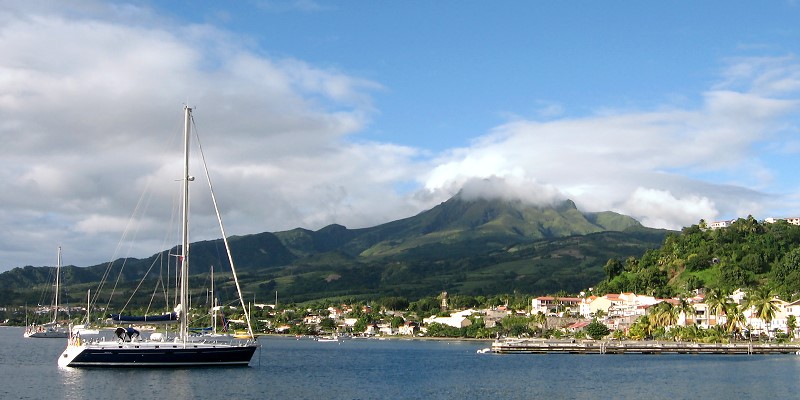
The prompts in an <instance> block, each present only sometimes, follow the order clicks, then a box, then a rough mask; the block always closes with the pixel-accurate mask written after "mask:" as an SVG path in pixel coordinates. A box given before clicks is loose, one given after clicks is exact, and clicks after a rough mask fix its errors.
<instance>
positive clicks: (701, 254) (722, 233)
mask: <svg viewBox="0 0 800 400" xmlns="http://www.w3.org/2000/svg"><path fill="white" fill-rule="evenodd" d="M604 270H605V272H606V275H607V278H606V279H605V280H604V281H603V282H602V283H600V284H599V285H597V286H596V291H597V292H599V293H609V292H636V293H641V294H649V295H654V296H659V297H671V296H675V295H678V294H683V293H688V292H689V291H691V290H693V289H698V288H703V287H705V288H715V289H722V290H724V291H726V292H731V291H733V290H735V289H737V288H746V287H754V286H760V285H766V286H769V287H770V288H772V289H774V290H775V291H776V292H777V293H779V294H780V296H781V298H782V299H784V300H792V299H796V298H797V297H798V294H799V293H800V226H796V225H791V224H789V223H787V222H786V221H778V222H776V223H765V222H759V221H757V220H755V219H754V218H753V217H752V216H750V217H748V218H740V219H738V220H736V221H735V222H734V223H733V224H731V226H729V227H726V228H720V229H708V227H707V226H706V224H705V222H704V221H700V223H699V224H697V225H692V226H690V227H687V228H684V229H683V230H682V231H681V232H680V233H672V234H669V235H667V237H666V238H665V239H664V243H663V244H662V246H661V247H660V248H657V249H652V250H648V251H647V252H645V253H644V255H643V256H641V257H640V258H636V257H628V258H626V259H616V258H615V259H610V260H609V261H608V262H607V263H606V265H605V267H604Z"/></svg>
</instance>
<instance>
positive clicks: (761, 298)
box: [745, 286, 778, 331]
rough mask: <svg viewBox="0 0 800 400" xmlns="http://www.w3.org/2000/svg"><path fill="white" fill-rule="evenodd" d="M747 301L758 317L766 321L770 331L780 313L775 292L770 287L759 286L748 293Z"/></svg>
mask: <svg viewBox="0 0 800 400" xmlns="http://www.w3.org/2000/svg"><path fill="white" fill-rule="evenodd" d="M745 301H746V304H747V305H748V306H749V307H753V311H754V313H755V315H756V317H758V318H759V319H760V320H762V321H764V324H765V325H767V331H769V324H770V323H771V322H772V319H773V318H775V313H777V312H778V306H777V303H778V300H777V299H776V298H775V292H774V291H773V290H772V289H771V288H770V287H769V286H759V287H757V288H755V289H753V290H751V291H750V292H748V293H747V297H746V298H745Z"/></svg>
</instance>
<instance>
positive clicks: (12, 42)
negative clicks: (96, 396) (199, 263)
mask: <svg viewBox="0 0 800 400" xmlns="http://www.w3.org/2000/svg"><path fill="white" fill-rule="evenodd" d="M28 3H31V2H11V4H10V5H9V6H7V7H6V6H5V5H4V8H3V10H0V54H2V55H3V57H2V60H0V136H1V137H2V138H3V146H0V202H2V204H3V210H0V224H2V225H3V226H6V227H9V228H8V229H6V230H4V231H3V232H0V243H3V245H2V246H0V262H1V264H0V268H9V267H13V266H20V265H25V264H32V265H43V264H52V263H53V260H52V259H51V258H52V257H51V254H50V253H47V254H43V253H42V251H41V248H42V246H46V245H47V244H49V243H52V245H53V248H55V246H56V245H57V244H62V245H63V246H64V249H65V257H67V258H65V261H66V262H67V263H75V264H79V265H87V264H92V263H99V262H102V261H107V260H109V259H111V257H110V255H111V251H112V249H114V248H115V247H116V246H117V241H118V239H119V238H118V237H117V236H118V235H117V233H119V232H120V231H124V230H126V229H131V225H129V222H128V221H129V220H128V218H129V215H130V213H131V210H134V209H137V207H138V208H139V209H142V210H143V209H149V210H153V211H156V212H157V213H156V214H155V215H154V216H151V217H149V218H144V217H141V216H138V215H137V218H136V219H135V220H136V221H140V222H138V223H137V224H136V232H137V233H136V235H137V236H139V237H145V236H147V237H153V235H152V234H153V232H154V228H155V226H157V225H161V223H162V222H169V221H170V220H172V219H173V215H174V214H173V211H174V210H175V207H174V203H175V198H174V196H173V190H172V189H174V188H175V187H176V185H177V182H176V179H177V177H178V175H179V173H180V166H179V162H178V161H177V159H178V158H179V156H180V150H179V147H180V145H179V139H178V135H179V134H180V129H181V123H182V115H181V113H182V110H181V106H182V103H184V102H186V101H188V102H189V103H190V104H191V105H192V106H196V110H195V115H194V116H195V121H196V123H197V130H198V131H199V134H200V137H201V138H202V140H203V146H204V149H205V152H206V156H207V157H208V159H209V160H208V161H209V164H210V168H211V174H212V178H213V179H214V183H215V189H216V193H217V195H218V197H219V201H220V206H221V211H222V212H223V214H224V217H225V219H226V228H227V229H228V233H229V234H248V233H257V232H263V231H276V230H284V229H291V228H294V227H298V226H299V227H305V228H309V229H318V228H320V227H322V226H324V225H327V224H330V223H340V224H344V225H346V226H348V227H351V228H356V227H364V226H371V225H375V224H379V223H382V222H387V221H390V220H393V219H398V218H403V217H408V216H410V215H413V214H416V213H418V212H420V211H422V210H424V209H427V208H430V207H432V206H434V205H436V204H438V203H439V202H441V201H444V200H446V199H447V198H448V197H449V196H451V195H453V194H455V193H456V192H457V191H458V190H460V189H461V188H462V187H464V185H465V184H466V187H464V188H465V192H466V193H470V194H473V195H478V194H480V193H487V192H489V193H492V192H500V191H502V192H504V194H506V195H510V196H513V197H517V198H522V199H526V200H529V201H536V202H542V201H551V200H552V199H560V198H564V197H567V198H571V199H573V200H574V201H575V202H576V203H577V204H578V206H579V207H580V208H581V209H583V210H586V211H602V210H614V211H619V212H622V213H626V214H630V215H632V216H634V217H636V218H639V219H640V220H641V221H642V222H644V223H645V224H651V225H653V226H660V227H671V228H675V227H679V226H681V225H682V224H688V223H694V222H697V220H699V219H700V218H713V217H714V216H715V215H718V216H720V217H729V216H736V215H743V214H744V213H748V214H749V213H755V212H756V211H760V210H756V208H758V207H761V208H762V209H769V208H768V207H770V206H772V205H771V204H768V203H767V202H768V201H771V200H770V197H768V196H766V195H764V194H762V193H759V192H757V191H755V190H753V189H748V188H762V187H769V182H770V180H771V179H774V175H773V174H772V173H771V172H772V171H771V170H770V168H769V167H768V166H766V165H765V163H764V162H762V159H761V157H764V156H765V155H762V154H759V150H757V149H755V147H756V146H758V147H759V149H772V151H788V150H787V149H791V148H794V147H792V146H795V147H796V143H797V141H796V134H794V133H796V128H794V129H792V128H786V127H785V126H783V125H782V124H784V123H785V121H784V116H785V115H787V113H790V112H796V111H797V108H798V103H797V101H798V99H797V91H798V71H799V70H800V68H798V62H797V60H796V59H795V58H794V57H783V58H780V59H766V58H765V59H755V60H754V59H738V60H734V61H733V62H732V65H731V68H730V69H729V70H728V71H727V72H726V73H725V74H724V77H723V78H724V79H723V80H722V81H721V82H720V83H719V84H717V85H715V86H714V87H713V88H712V89H711V90H709V91H708V92H707V93H704V94H702V96H703V99H702V100H703V105H702V106H701V107H699V108H698V109H687V108H683V109H679V108H675V107H670V106H669V105H666V106H664V107H663V108H661V109H657V110H645V111H635V110H634V111H630V110H628V111H616V112H615V111H604V112H602V113H601V112H598V113H597V114H595V115H589V116H584V117H581V118H576V117H567V116H565V115H564V107H562V106H561V105H560V104H558V103H541V102H540V103H538V105H539V106H541V108H540V110H539V114H538V115H539V117H541V118H546V119H547V120H546V121H545V122H542V121H536V120H526V119H520V118H518V117H517V118H515V119H514V120H513V122H509V123H507V124H504V125H501V126H498V127H496V128H495V129H493V130H491V131H490V132H487V133H486V135H484V136H481V137H479V138H477V139H476V140H475V141H474V142H472V143H470V145H469V146H466V147H463V148H455V149H450V150H448V151H445V152H443V153H441V154H436V155H433V156H431V155H430V154H429V153H428V151H426V150H425V149H417V148H411V147H406V146H399V145H395V144H392V143H380V142H367V141H363V140H354V139H352V136H353V135H356V134H358V133H360V132H362V131H364V130H365V127H367V126H368V125H369V124H370V120H371V118H373V117H374V116H375V115H376V114H377V112H378V110H377V109H376V106H375V104H374V103H373V99H372V95H373V93H374V92H375V91H380V90H383V87H382V85H381V84H380V83H378V82H372V81H370V80H366V79H362V78H359V77H355V76H350V75H348V74H345V73H342V72H341V71H337V70H334V69H330V68H321V67H318V66H315V65H312V64H309V63H307V62H304V61H302V60H297V59H290V58H282V59H277V58H270V57H266V56H264V55H263V54H262V52H260V51H257V50H254V49H252V47H253V43H252V42H251V41H250V40H249V39H248V38H246V37H240V36H236V35H234V34H233V33H230V32H226V31H221V30H219V29H216V28H214V27H213V26H209V25H180V24H176V23H174V22H173V21H169V20H167V19H165V18H163V17H159V16H158V15H154V14H153V13H152V12H151V11H150V10H148V9H147V8H144V7H137V6H135V5H121V4H116V3H113V4H109V3H106V2H92V1H85V2H79V3H76V4H75V5H72V6H64V5H63V4H62V2H50V3H48V2H33V3H36V4H28ZM307 4H312V5H313V3H307ZM31 49H36V51H31ZM558 116H560V119H552V118H554V117H558ZM793 134H794V136H793ZM784 141H786V143H788V144H787V145H783V143H784ZM195 174H196V175H199V173H197V172H195ZM720 176H722V177H723V178H724V179H720ZM711 178H713V179H711ZM723 183H725V184H723ZM198 184H203V183H202V180H200V179H198V181H197V182H196V183H195V186H197V185H198ZM146 186H149V187H152V188H154V189H156V191H155V192H154V193H153V194H152V195H151V197H146V198H140V193H141V192H142V190H143V189H144V188H145V187H146ZM195 200H196V201H195V203H196V204H197V205H198V210H197V211H199V215H198V216H197V217H195V219H194V220H193V221H192V226H193V228H196V229H197V230H198V235H197V236H195V239H208V238H214V237H218V232H217V231H216V229H214V228H213V227H212V225H213V222H214V217H213V215H211V211H210V210H209V209H208V208H201V206H204V205H207V203H208V200H206V199H202V198H200V197H199V196H197V198H195ZM753 210H755V211H753ZM153 240H154V242H151V243H149V244H148V245H150V246H151V247H150V248H146V247H137V248H136V249H133V250H132V251H135V252H137V253H134V254H131V255H133V256H140V257H142V256H149V255H150V254H152V253H154V252H156V251H158V250H161V249H163V248H166V247H168V246H171V245H173V243H169V244H164V243H163V242H162V238H161V237H156V239H153ZM161 246H166V247H161Z"/></svg>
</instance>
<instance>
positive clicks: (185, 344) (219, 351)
mask: <svg viewBox="0 0 800 400" xmlns="http://www.w3.org/2000/svg"><path fill="white" fill-rule="evenodd" d="M191 122H192V108H190V107H188V106H185V107H184V148H183V150H184V158H183V161H184V163H183V167H184V168H183V177H182V181H183V204H182V227H181V232H182V233H181V246H180V254H179V255H178V260H179V262H180V281H179V286H180V289H179V298H180V300H179V304H178V306H177V307H176V310H175V311H176V312H175V315H176V317H177V319H178V323H179V325H180V327H179V329H178V333H177V336H176V337H175V338H174V339H172V340H167V338H166V337H164V336H162V335H160V334H159V335H155V334H154V335H151V337H150V338H149V339H145V340H143V339H140V338H139V335H138V334H139V333H138V332H137V331H133V330H132V328H130V327H128V329H126V328H123V327H119V328H117V331H118V332H120V333H123V334H118V339H117V340H108V341H106V340H100V341H91V340H81V338H80V336H77V335H73V336H72V337H70V338H69V340H68V342H67V348H66V349H65V350H64V351H63V352H62V354H61V356H60V357H59V358H58V365H59V366H62V367H194V366H203V367H209V366H237V365H238V366H246V365H248V364H249V363H250V359H251V358H252V357H253V354H254V353H255V350H256V349H257V348H258V344H257V343H256V342H255V337H254V336H253V330H252V327H251V326H250V315H249V313H248V312H247V310H246V309H245V311H244V312H245V320H246V322H247V332H248V333H249V335H248V338H247V339H248V340H246V341H230V342H217V341H206V340H192V338H190V335H189V325H188V324H189V322H188V316H189V307H188V304H189V287H188V282H189V232H188V230H189V222H188V221H189V183H190V182H191V181H193V180H194V178H193V177H192V176H191V175H189V153H190V146H189V144H190V137H191ZM206 177H207V179H208V183H209V187H210V188H211V181H210V178H208V174H207V173H206ZM211 198H212V203H213V204H214V209H215V212H216V213H217V220H218V222H219V225H220V231H221V232H222V239H223V242H224V243H225V248H226V250H227V253H228V261H229V262H230V266H231V271H232V275H233V278H234V281H235V282H236V288H237V291H238V292H239V301H240V302H241V304H242V308H243V309H244V300H243V299H242V294H241V288H240V286H239V281H238V277H237V275H236V270H235V267H234V263H233V258H232V256H231V252H230V247H229V245H228V241H227V238H226V235H225V231H224V228H223V226H222V219H221V218H220V214H219V209H218V208H217V203H216V198H215V197H214V192H213V188H212V190H211ZM126 318H129V317H126ZM149 318H151V319H152V318H153V317H149ZM165 318H166V317H165ZM169 318H171V314H170V315H169ZM118 322H120V323H134V321H133V320H130V319H128V320H125V319H121V320H118ZM146 322H147V323H151V322H152V320H146ZM125 332H128V333H127V334H124V333H125ZM134 332H135V333H134Z"/></svg>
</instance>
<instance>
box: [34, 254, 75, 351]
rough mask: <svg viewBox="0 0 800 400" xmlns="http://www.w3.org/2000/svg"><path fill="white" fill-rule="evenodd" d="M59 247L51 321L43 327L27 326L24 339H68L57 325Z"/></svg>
mask: <svg viewBox="0 0 800 400" xmlns="http://www.w3.org/2000/svg"><path fill="white" fill-rule="evenodd" d="M60 275H61V246H58V263H57V264H56V282H55V286H54V294H53V320H52V321H50V322H48V323H46V324H43V325H28V326H27V327H26V328H25V333H24V334H23V336H24V337H26V338H51V339H52V338H55V339H63V338H67V337H69V331H68V330H67V329H66V328H64V327H62V326H60V325H59V324H58V297H59V294H60V292H61V290H60V287H61V282H60Z"/></svg>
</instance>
